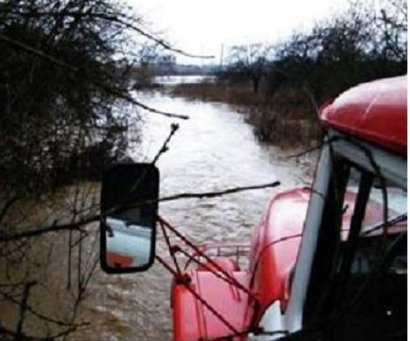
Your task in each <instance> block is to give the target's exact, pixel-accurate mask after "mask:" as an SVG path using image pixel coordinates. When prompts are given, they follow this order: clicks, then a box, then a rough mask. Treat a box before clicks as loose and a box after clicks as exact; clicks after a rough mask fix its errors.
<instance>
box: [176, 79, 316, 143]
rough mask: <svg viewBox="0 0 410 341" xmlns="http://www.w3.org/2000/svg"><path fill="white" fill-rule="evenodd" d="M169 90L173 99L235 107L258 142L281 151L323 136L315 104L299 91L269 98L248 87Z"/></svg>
mask: <svg viewBox="0 0 410 341" xmlns="http://www.w3.org/2000/svg"><path fill="white" fill-rule="evenodd" d="M169 91H170V94H171V95H173V96H180V97H184V98H187V99H192V100H199V101H211V102H222V103H227V104H230V105H232V106H234V107H235V109H236V110H238V111H239V112H241V113H244V114H245V115H246V121H247V122H248V123H250V124H252V125H253V127H254V131H255V134H256V136H257V137H258V138H259V139H260V140H261V141H263V142H266V143H270V144H274V145H277V146H280V147H282V148H288V147H299V146H307V147H309V146H311V145H312V144H315V143H316V142H317V141H318V140H320V138H321V135H322V130H321V125H320V124H319V120H318V119H317V113H316V112H315V108H314V105H313V103H311V101H310V98H309V96H308V94H307V93H306V92H305V91H303V90H301V89H295V88H290V87H283V88H281V89H280V90H279V91H277V92H276V93H275V94H274V95H273V96H271V97H269V98H267V97H266V95H264V94H261V93H259V94H254V93H253V92H252V89H251V87H250V86H245V85H238V86H232V85H226V84H218V83H199V84H180V85H176V86H174V87H172V88H171V89H170V90H169Z"/></svg>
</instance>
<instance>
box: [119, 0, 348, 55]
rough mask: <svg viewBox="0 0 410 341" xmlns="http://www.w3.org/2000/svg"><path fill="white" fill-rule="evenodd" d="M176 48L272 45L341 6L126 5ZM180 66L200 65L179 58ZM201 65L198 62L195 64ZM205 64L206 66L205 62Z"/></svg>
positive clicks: (184, 1) (335, 1) (326, 0)
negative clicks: (264, 43)
mask: <svg viewBox="0 0 410 341" xmlns="http://www.w3.org/2000/svg"><path fill="white" fill-rule="evenodd" d="M126 1H127V3H129V4H130V5H131V6H132V7H134V8H135V11H136V12H137V13H138V14H140V15H143V17H144V19H145V20H146V21H147V22H150V23H151V26H150V28H151V29H152V30H153V31H161V32H163V33H164V36H165V37H166V38H167V39H168V40H169V41H170V42H172V43H173V44H174V45H175V46H177V47H179V48H182V49H184V50H185V51H187V52H190V53H193V54H205V55H209V54H211V55H215V56H216V59H215V62H219V58H220V50H221V45H222V44H224V46H225V47H228V46H229V45H234V44H248V43H253V42H274V41H277V40H278V39H280V38H283V37H285V36H287V35H289V34H290V33H291V32H292V31H293V30H300V29H303V28H308V27H309V26H311V25H312V23H313V22H314V20H317V19H320V18H323V17H326V16H329V15H330V14H331V13H335V12H337V11H339V10H340V9H341V8H342V7H343V6H344V4H345V3H346V1H343V0H305V1H304V0H270V1H269V0H236V1H235V0H205V1H200V0H126ZM178 61H179V62H184V63H198V61H195V60H189V59H186V58H181V57H178ZM199 63H201V61H199ZM204 63H206V61H204Z"/></svg>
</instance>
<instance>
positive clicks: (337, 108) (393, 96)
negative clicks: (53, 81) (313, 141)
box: [320, 75, 407, 155]
mask: <svg viewBox="0 0 410 341" xmlns="http://www.w3.org/2000/svg"><path fill="white" fill-rule="evenodd" d="M320 120H321V121H322V122H323V123H324V124H325V125H327V126H329V127H331V128H333V129H335V130H339V131H342V132H345V133H347V134H349V135H352V136H354V137H358V138H360V139H363V140H366V141H368V142H371V143H373V144H376V145H377V146H379V147H382V148H384V149H387V150H390V151H392V152H395V153H398V154H400V155H406V153H407V75H405V76H399V77H392V78H385V79H380V80H376V81H373V82H369V83H364V84H359V85H357V86H355V87H353V88H351V89H349V90H347V91H345V92H343V93H342V94H341V95H340V96H338V97H337V98H336V99H334V100H333V101H331V102H330V103H329V102H328V103H326V104H325V105H323V106H322V108H321V110H320Z"/></svg>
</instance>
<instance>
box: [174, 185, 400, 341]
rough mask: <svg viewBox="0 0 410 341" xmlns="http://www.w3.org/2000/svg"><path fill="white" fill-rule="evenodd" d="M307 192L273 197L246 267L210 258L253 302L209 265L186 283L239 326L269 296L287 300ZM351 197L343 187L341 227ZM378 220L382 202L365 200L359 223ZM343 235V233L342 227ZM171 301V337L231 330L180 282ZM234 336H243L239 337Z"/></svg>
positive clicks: (253, 321) (254, 319)
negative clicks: (210, 269)
mask: <svg viewBox="0 0 410 341" xmlns="http://www.w3.org/2000/svg"><path fill="white" fill-rule="evenodd" d="M310 196H311V192H310V190H309V189H306V188H299V189H293V190H290V191H287V192H283V193H279V194H277V195H276V196H275V197H274V198H273V199H272V201H271V202H270V205H269V208H268V210H267V213H266V215H265V216H264V218H263V219H262V221H261V223H260V224H259V226H258V227H257V229H256V230H255V232H254V234H253V238H252V244H251V247H250V264H249V268H248V269H247V271H240V270H239V267H238V265H237V264H236V263H235V262H234V261H232V260H230V259H228V258H225V257H216V258H215V261H216V262H217V263H218V264H219V265H220V266H221V267H223V268H224V269H225V270H226V271H228V272H229V273H230V274H231V275H232V276H233V277H235V278H236V279H237V280H238V281H239V282H240V283H241V284H243V285H244V286H245V287H247V288H249V290H250V292H252V293H253V294H254V295H255V297H256V298H257V302H255V301H252V300H251V299H250V297H249V296H248V295H247V294H246V293H244V292H243V291H241V290H239V289H238V288H237V287H236V286H235V285H232V284H229V283H226V282H225V281H222V280H221V279H219V278H218V277H216V276H215V274H214V273H212V272H210V271H208V270H209V268H210V266H208V265H206V266H205V267H203V266H202V267H201V266H199V267H198V268H197V269H195V270H192V271H190V272H189V273H188V275H189V276H190V278H191V281H192V282H191V283H190V286H191V288H193V289H194V290H195V291H196V292H197V293H198V294H199V295H201V297H202V298H204V299H205V300H206V301H207V302H208V303H209V304H211V305H212V306H213V307H214V308H215V309H216V310H217V311H218V312H219V313H220V314H221V315H222V316H223V317H224V318H225V319H226V320H227V321H228V322H229V323H231V324H232V326H233V327H235V329H236V330H237V331H238V332H243V331H246V330H248V329H251V328H252V327H255V326H257V325H258V323H259V321H260V319H261V318H262V316H263V314H264V312H265V311H266V309H267V308H269V306H270V305H271V304H273V303H274V302H280V304H281V307H282V308H284V307H285V306H286V304H287V301H288V298H289V293H290V285H289V283H290V279H291V275H292V270H293V268H294V265H295V262H296V258H297V253H298V250H299V246H300V242H301V234H302V230H303V223H304V220H305V215H306V211H307V207H308V203H309V200H310ZM355 199H356V194H355V193H353V192H347V193H346V196H345V202H344V206H345V207H346V208H347V209H346V210H345V212H344V214H343V222H342V231H348V229H349V226H350V221H351V217H352V214H353V209H354V203H355ZM389 212H390V214H389V215H392V216H394V215H395V214H397V213H396V212H393V211H392V210H390V211H389ZM382 220H383V210H382V204H381V203H380V202H375V201H372V200H370V201H369V204H368V207H367V209H366V214H365V218H364V221H363V226H372V225H374V224H376V223H379V222H381V221H382ZM399 225H400V226H398V227H399V228H406V226H407V223H406V222H404V223H400V224H399ZM380 233H381V231H380ZM344 237H345V233H342V238H344ZM211 267H212V266H211ZM207 269H208V270H207ZM171 304H172V308H173V327H174V340H178V341H194V340H195V341H197V340H201V339H203V340H212V339H216V338H220V337H223V336H227V335H231V334H232V331H230V330H229V328H227V327H226V326H225V325H224V324H223V323H222V322H221V321H220V320H219V319H218V318H217V317H216V316H215V315H214V314H212V312H210V311H209V310H208V309H207V308H206V307H205V306H203V305H202V304H201V302H199V301H198V300H196V299H195V297H193V295H192V294H191V293H190V292H189V291H188V290H187V289H186V288H185V287H184V285H182V284H175V283H174V284H173V286H172V302H171ZM236 340H242V337H237V338H236Z"/></svg>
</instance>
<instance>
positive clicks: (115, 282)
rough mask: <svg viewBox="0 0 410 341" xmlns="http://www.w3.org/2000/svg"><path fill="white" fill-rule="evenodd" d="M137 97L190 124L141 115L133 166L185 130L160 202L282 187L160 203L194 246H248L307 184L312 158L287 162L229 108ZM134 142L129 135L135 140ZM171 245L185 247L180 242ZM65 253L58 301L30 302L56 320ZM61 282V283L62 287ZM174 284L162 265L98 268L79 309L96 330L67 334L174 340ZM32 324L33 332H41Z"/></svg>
mask: <svg viewBox="0 0 410 341" xmlns="http://www.w3.org/2000/svg"><path fill="white" fill-rule="evenodd" d="M135 96H136V97H137V98H138V99H139V100H140V101H142V102H144V103H146V104H147V105H150V106H152V107H155V108H157V109H160V110H163V111H168V112H174V113H182V114H186V115H189V116H190V119H189V120H187V121H181V120H173V119H169V118H164V117H162V116H158V115H154V114H144V113H141V117H142V118H143V120H144V123H143V129H142V132H141V133H142V141H143V142H142V144H141V143H140V144H135V145H134V144H132V143H130V146H129V148H130V154H131V155H132V157H133V158H134V159H135V160H136V161H151V160H152V158H153V157H154V156H155V155H156V153H157V152H158V150H159V148H160V147H161V145H162V143H163V141H164V140H165V138H166V137H167V136H168V134H169V131H170V124H171V123H173V122H176V123H178V124H179V125H180V128H179V130H178V132H177V133H176V135H175V136H174V137H173V138H172V140H171V142H170V144H169V148H170V149H169V151H168V152H167V153H165V154H164V155H162V156H161V158H160V159H159V161H158V163H157V166H158V167H159V170H160V176H161V183H160V192H161V195H162V196H166V195H171V194H176V193H190V192H202V191H214V190H215V191H218V190H221V189H225V188H228V187H236V186H248V185H256V184H262V183H270V182H273V181H275V180H279V181H281V186H280V187H278V188H275V189H272V188H270V189H264V190H255V191H248V192H243V193H236V194H232V195H226V196H222V197H217V198H212V199H185V200H178V201H173V202H167V203H161V204H160V207H159V213H160V215H162V216H163V217H164V218H166V219H167V220H168V221H169V222H171V223H172V224H173V225H174V226H176V227H177V228H178V230H179V231H180V232H182V233H183V234H184V235H185V236H187V237H188V238H189V239H190V240H191V241H193V242H195V243H197V244H202V243H212V242H241V243H246V242H250V237H251V234H252V231H253V229H254V228H255V226H256V225H257V223H258V222H259V220H260V219H261V216H262V214H263V212H264V210H265V208H266V207H267V205H268V202H269V199H270V198H271V197H272V196H273V195H274V194H275V193H277V192H278V191H281V190H285V189H288V188H291V187H295V186H307V185H309V184H310V181H311V177H312V172H313V167H312V164H313V163H314V160H313V159H314V158H313V157H312V155H307V156H305V157H302V158H298V159H289V158H288V157H287V156H288V155H290V154H293V153H295V151H294V150H288V151H283V150H281V149H279V148H276V147H272V146H265V145H263V144H261V143H259V142H258V140H257V139H256V138H255V136H254V134H253V132H252V127H251V126H250V125H248V124H247V123H246V122H245V121H244V117H243V115H241V114H239V113H238V112H236V111H235V110H234V109H233V108H232V107H230V106H228V105H224V104H220V103H204V102H200V101H189V100H186V99H182V98H171V97H170V96H169V95H167V93H166V92H165V93H164V92H151V93H136V94H135ZM132 138H133V136H130V141H131V140H132ZM96 186H97V187H98V185H96ZM157 233H158V243H157V254H159V255H161V256H163V257H165V258H166V248H165V246H164V243H163V238H162V236H161V235H160V233H159V231H157ZM63 238H66V237H63ZM171 239H172V241H173V242H174V243H178V244H179V245H181V246H182V245H183V244H181V243H180V242H179V241H178V239H177V238H175V237H172V238H171ZM44 243H47V240H45V241H44ZM85 245H87V247H88V248H89V250H87V251H88V252H90V254H92V253H94V252H95V251H96V250H97V248H98V245H97V244H95V243H93V242H90V243H87V244H85ZM62 250H63V248H62V247H61V248H59V247H55V248H54V251H53V252H54V253H55V254H56V255H59V256H57V257H59V260H58V261H57V263H56V262H55V263H56V264H55V268H54V269H52V271H53V273H54V275H53V273H52V274H51V279H52V280H51V281H50V282H52V283H54V282H55V286H56V292H57V295H56V296H55V297H56V298H57V299H45V296H44V292H43V293H41V294H37V295H36V296H37V298H36V297H35V296H34V297H33V299H35V298H36V299H37V300H38V302H40V303H41V304H42V305H43V308H44V309H43V310H42V311H43V312H44V313H46V314H47V315H51V316H59V314H62V313H63V309H64V308H63V305H64V302H65V301H66V299H65V298H64V295H65V294H64V293H63V291H64V289H59V288H64V285H65V284H64V283H65V282H64V281H65V280H66V279H65V275H64V276H60V275H59V274H61V273H62V272H61V268H62V267H64V266H66V259H65V258H66V253H65V251H64V252H63V251H62ZM84 252H85V251H84ZM50 271H51V270H50ZM53 276H54V277H55V278H54V279H53ZM56 276H57V277H58V278H57V277H56ZM59 277H64V278H61V280H60V278H59ZM57 282H61V284H60V285H59V286H57ZM170 285H171V275H170V274H169V273H168V272H167V271H165V270H164V269H163V268H162V267H161V265H160V264H157V263H156V264H155V265H154V266H153V267H152V268H151V269H150V270H149V271H147V272H144V273H136V274H130V275H107V274H105V273H103V272H102V271H101V270H100V269H99V268H97V270H96V272H95V275H94V277H93V279H92V281H91V282H90V286H89V291H88V296H87V299H86V300H85V301H84V302H83V304H82V305H81V307H80V309H79V310H78V318H79V320H81V321H89V322H90V323H91V325H90V326H89V327H87V328H82V329H79V330H77V331H76V332H74V333H72V334H70V335H69V336H68V339H70V340H148V341H149V340H170V339H171V338H172V320H171V316H172V310H171V308H170V300H169V298H170ZM45 290H46V292H47V290H49V288H45ZM59 290H61V294H59V292H60V291H59ZM59 299H60V301H61V302H59ZM0 308H2V309H0V313H1V311H2V310H3V316H9V317H10V319H12V318H13V317H12V315H11V313H10V314H9V313H7V311H6V310H5V306H4V305H3V307H1V306H0ZM5 311H6V313H4V312H5ZM14 314H15V312H14ZM63 315H64V314H63ZM4 321H5V320H4ZM13 323H14V322H13ZM35 323H36V322H35V321H34V325H33V328H32V330H36V329H38V328H37V326H36V324H35Z"/></svg>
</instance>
